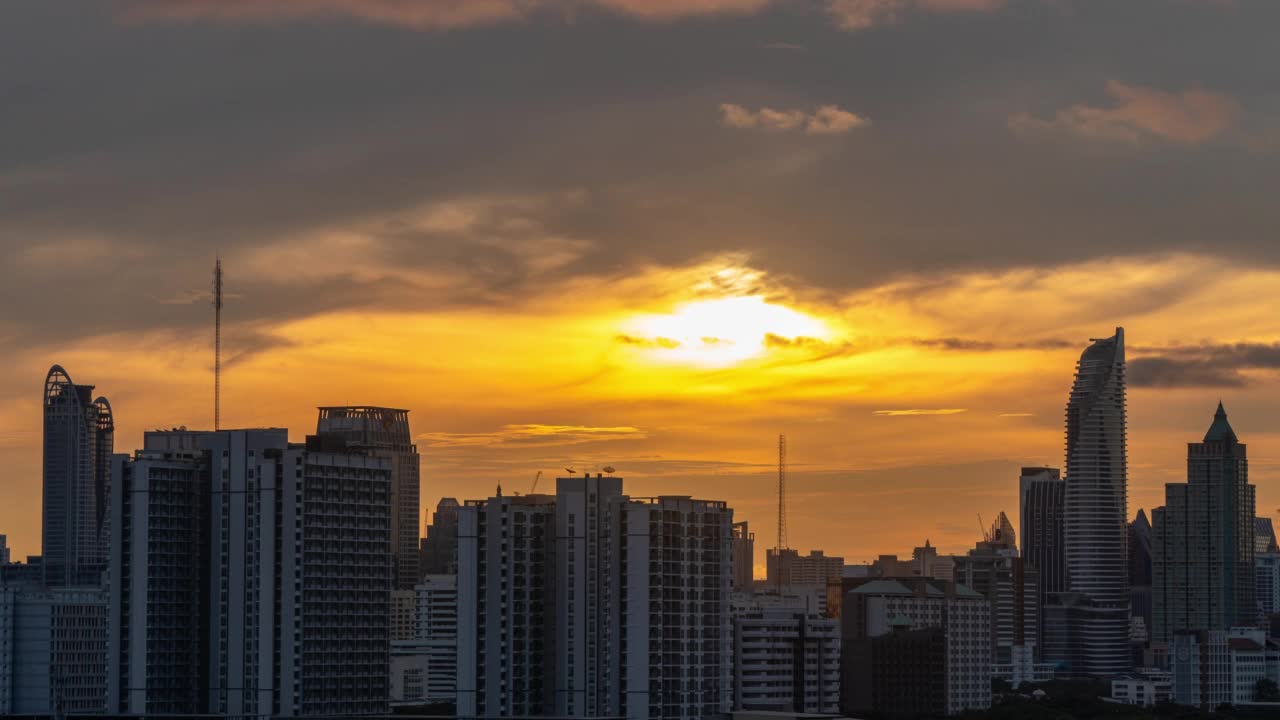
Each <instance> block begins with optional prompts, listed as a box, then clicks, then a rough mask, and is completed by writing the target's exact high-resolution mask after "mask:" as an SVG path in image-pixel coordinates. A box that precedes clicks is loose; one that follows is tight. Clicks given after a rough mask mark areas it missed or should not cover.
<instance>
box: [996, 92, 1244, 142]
mask: <svg viewBox="0 0 1280 720" xmlns="http://www.w3.org/2000/svg"><path fill="white" fill-rule="evenodd" d="M1107 95H1108V96H1110V98H1111V100H1112V104H1111V105H1110V106H1106V107H1101V106H1092V105H1072V106H1071V107H1069V108H1066V109H1064V110H1059V111H1058V113H1057V114H1056V115H1055V116H1053V117H1052V118H1047V119H1045V118H1037V117H1033V116H1031V115H1029V114H1027V113H1019V114H1017V115H1014V116H1013V117H1012V118H1010V120H1009V127H1010V128H1012V129H1013V130H1014V131H1015V132H1018V133H1023V134H1035V133H1056V132H1060V133H1067V134H1070V135H1076V136H1079V137H1083V138H1088V139H1091V140H1108V141H1119V142H1126V143H1135V144H1136V143H1140V142H1143V141H1144V140H1153V139H1154V140H1164V141H1167V142H1172V143H1180V144H1184V145H1198V144H1200V143H1204V142H1207V141H1209V140H1212V139H1214V138H1216V137H1219V136H1220V135H1222V134H1223V133H1224V132H1226V131H1227V130H1228V129H1229V128H1230V127H1231V126H1232V124H1233V123H1234V122H1235V121H1236V118H1237V117H1238V116H1239V114H1240V105H1239V103H1237V102H1236V101H1235V100H1233V99H1231V98H1229V97H1227V96H1225V95H1220V94H1217V93H1212V92H1208V91H1206V90H1201V89H1190V90H1184V91H1182V92H1180V93H1175V92H1165V91H1162V90H1156V89H1152V88H1145V87H1139V86H1135V85H1127V84H1125V83H1122V82H1119V81H1115V80H1112V81H1111V82H1109V83H1107Z"/></svg>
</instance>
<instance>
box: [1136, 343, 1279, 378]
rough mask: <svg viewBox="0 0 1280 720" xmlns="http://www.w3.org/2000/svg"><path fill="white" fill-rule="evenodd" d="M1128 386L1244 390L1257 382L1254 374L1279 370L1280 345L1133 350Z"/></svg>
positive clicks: (1254, 344)
mask: <svg viewBox="0 0 1280 720" xmlns="http://www.w3.org/2000/svg"><path fill="white" fill-rule="evenodd" d="M1133 350H1134V352H1135V353H1140V354H1141V356H1140V357H1138V358H1135V359H1133V360H1130V361H1129V363H1128V365H1129V367H1128V370H1129V373H1128V379H1129V383H1130V384H1131V385H1133V386H1135V387H1158V388H1177V387H1219V388H1225V387H1244V386H1245V385H1248V384H1249V383H1250V382H1251V381H1253V380H1255V379H1256V375H1255V374H1251V371H1261V372H1267V371H1275V370H1280V343H1274V344H1266V343H1233V344H1224V345H1184V346H1174V347H1168V348H1141V347H1139V348H1134V349H1133Z"/></svg>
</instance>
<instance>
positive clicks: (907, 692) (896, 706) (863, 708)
mask: <svg viewBox="0 0 1280 720" xmlns="http://www.w3.org/2000/svg"><path fill="white" fill-rule="evenodd" d="M842 652H843V659H842V664H843V669H842V672H843V675H844V678H843V680H844V682H843V685H842V690H841V693H842V694H841V697H840V704H841V706H842V707H843V708H844V712H846V713H849V714H851V715H852V714H855V713H877V714H879V715H881V716H884V717H895V716H896V717H901V718H918V717H946V716H947V715H950V714H952V713H951V712H950V711H949V710H948V703H947V700H948V698H947V632H946V630H944V629H943V628H941V627H930V628H921V629H914V630H913V629H912V627H911V623H909V622H907V621H906V619H905V618H895V619H893V620H892V621H891V622H890V625H889V628H888V630H887V631H886V632H884V633H883V634H881V635H877V636H875V637H864V638H862V639H860V640H855V641H846V643H845V645H844V648H843V651H842Z"/></svg>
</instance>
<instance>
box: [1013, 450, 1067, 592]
mask: <svg viewBox="0 0 1280 720" xmlns="http://www.w3.org/2000/svg"><path fill="white" fill-rule="evenodd" d="M1066 487H1067V486H1066V484H1065V483H1064V482H1063V481H1062V475H1061V473H1060V472H1059V471H1058V469H1057V468H1047V467H1046V468H1038V467H1024V468H1022V475H1021V477H1019V478H1018V497H1019V498H1020V500H1019V520H1018V521H1019V523H1021V528H1022V535H1021V540H1022V542H1021V543H1020V545H1021V547H1022V557H1023V558H1024V559H1025V560H1026V561H1027V563H1028V564H1029V565H1031V567H1033V568H1035V569H1036V571H1037V572H1038V573H1039V574H1040V593H1041V595H1042V596H1043V595H1044V594H1047V593H1056V592H1062V591H1064V590H1066V589H1067V566H1066V556H1065V555H1064V551H1063V543H1064V542H1065V541H1064V539H1063V529H1062V522H1063V515H1064V513H1065V508H1064V507H1063V504H1064V502H1065V499H1066V494H1065V492H1064V491H1065V490H1066ZM1041 602H1042V603H1043V600H1042V601H1041Z"/></svg>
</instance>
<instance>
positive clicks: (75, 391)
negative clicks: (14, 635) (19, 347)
mask: <svg viewBox="0 0 1280 720" xmlns="http://www.w3.org/2000/svg"><path fill="white" fill-rule="evenodd" d="M43 407H44V500H43V514H44V518H43V521H44V524H43V528H42V536H41V547H42V555H43V557H44V582H45V584H46V585H48V586H49V587H65V586H74V585H99V584H100V583H101V582H102V570H103V567H104V563H105V558H106V554H105V547H104V545H103V539H104V534H103V527H102V521H103V514H102V513H101V512H100V510H99V501H100V499H101V498H103V497H105V495H106V492H107V491H106V487H107V483H108V482H109V480H108V478H107V476H106V469H107V466H108V460H107V457H109V456H110V454H111V445H112V437H113V435H114V432H113V429H114V425H113V423H112V420H111V406H110V405H108V404H107V401H106V399H105V398H101V397H100V398H98V399H97V400H94V399H93V386H92V385H76V384H75V383H74V382H72V381H71V377H70V376H69V375H67V371H66V370H63V369H62V367H61V366H58V365H54V366H53V367H52V368H50V369H49V374H48V375H47V376H46V378H45V383H44V402H43Z"/></svg>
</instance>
